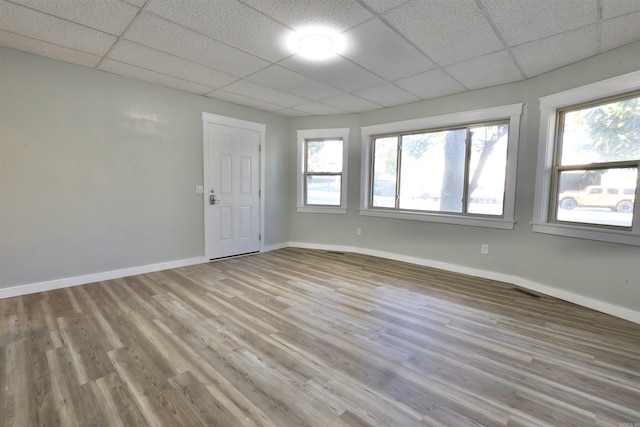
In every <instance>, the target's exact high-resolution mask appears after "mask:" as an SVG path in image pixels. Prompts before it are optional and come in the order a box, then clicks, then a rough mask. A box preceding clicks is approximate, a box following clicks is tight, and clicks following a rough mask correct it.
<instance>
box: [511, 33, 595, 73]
mask: <svg viewBox="0 0 640 427" xmlns="http://www.w3.org/2000/svg"><path fill="white" fill-rule="evenodd" d="M511 50H512V52H513V55H514V56H515V57H516V59H517V60H518V63H519V64H520V66H521V67H522V69H523V71H524V72H525V74H526V75H527V76H528V77H532V76H536V75H538V74H542V73H545V72H547V71H551V70H554V69H556V68H559V67H562V66H563V65H565V64H567V63H568V62H567V61H569V62H574V61H578V60H579V58H587V57H589V56H593V55H595V54H596V53H598V32H597V26H596V25H591V26H589V27H583V28H580V29H577V30H574V31H569V32H566V33H562V34H558V35H556V36H552V37H547V38H545V39H541V40H536V41H533V42H530V43H526V44H523V45H520V46H516V47H514V48H513V49H511ZM550 51H553V52H554V53H555V54H554V55H549V52H550Z"/></svg>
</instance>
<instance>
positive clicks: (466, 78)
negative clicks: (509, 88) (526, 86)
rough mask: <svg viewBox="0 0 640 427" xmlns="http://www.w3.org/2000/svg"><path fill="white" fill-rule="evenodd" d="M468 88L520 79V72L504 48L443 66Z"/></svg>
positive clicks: (478, 87)
mask: <svg viewBox="0 0 640 427" xmlns="http://www.w3.org/2000/svg"><path fill="white" fill-rule="evenodd" d="M445 70H446V71H447V72H448V73H449V74H451V75H452V76H453V77H455V78H456V79H457V80H458V81H459V82H460V83H462V84H463V85H465V86H466V87H467V88H469V89H480V88H483V87H489V86H495V85H498V84H501V83H511V82H515V81H518V80H522V73H521V72H520V70H519V69H518V67H516V64H515V63H514V62H513V59H512V58H511V56H510V55H509V54H508V53H507V52H506V51H504V50H501V51H500V52H495V53H490V54H488V55H485V56H481V57H480V58H473V59H470V60H468V61H464V62H458V63H457V64H453V65H449V66H447V67H445Z"/></svg>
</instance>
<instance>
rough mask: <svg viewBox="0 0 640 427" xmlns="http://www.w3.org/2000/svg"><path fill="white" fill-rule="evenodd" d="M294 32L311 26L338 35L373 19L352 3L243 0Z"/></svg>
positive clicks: (345, 0)
mask: <svg viewBox="0 0 640 427" xmlns="http://www.w3.org/2000/svg"><path fill="white" fill-rule="evenodd" d="M242 1H243V2H244V3H246V4H248V5H250V6H252V7H254V8H256V9H257V10H259V11H261V12H262V13H264V14H265V15H268V16H270V17H272V18H273V19H275V20H276V21H279V22H282V23H283V24H285V25H287V26H288V27H290V28H293V29H294V30H296V31H300V30H304V29H306V28H311V27H322V28H329V29H332V30H333V31H336V32H341V31H344V30H346V29H347V28H351V27H353V26H354V25H356V24H358V23H360V22H363V21H365V20H367V19H370V18H372V17H373V15H372V14H371V13H370V12H369V11H368V10H367V9H365V8H364V7H362V6H360V5H359V4H358V3H357V2H355V1H353V0H242Z"/></svg>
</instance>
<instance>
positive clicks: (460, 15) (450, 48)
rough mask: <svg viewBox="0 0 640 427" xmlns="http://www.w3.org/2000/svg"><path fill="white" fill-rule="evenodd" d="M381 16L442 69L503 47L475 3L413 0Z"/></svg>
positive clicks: (464, 0)
mask: <svg viewBox="0 0 640 427" xmlns="http://www.w3.org/2000/svg"><path fill="white" fill-rule="evenodd" d="M383 16H384V17H385V19H387V20H388V21H389V22H390V23H391V24H392V25H393V26H394V28H395V29H396V30H397V31H399V32H400V33H401V34H402V35H404V36H405V37H406V38H407V39H408V40H409V41H411V42H412V43H413V44H415V45H416V46H417V47H418V48H420V50H422V51H423V52H424V53H426V54H427V56H429V58H430V59H432V60H433V61H435V62H436V63H438V64H439V65H441V66H445V65H449V64H453V63H455V62H461V61H464V60H467V59H470V58H475V57H478V56H482V55H485V54H487V53H491V52H495V51H497V50H500V49H502V48H503V47H504V46H503V44H502V42H501V41H500V39H499V38H498V37H497V36H496V34H495V32H494V31H493V29H492V28H491V25H490V24H489V22H488V21H487V19H486V18H485V16H484V15H483V14H482V11H481V10H480V9H479V8H478V6H477V4H476V2H475V1H474V0H456V1H450V0H434V1H429V2H425V1H422V0H413V1H411V2H409V3H405V4H403V5H402V6H399V7H397V8H396V9H393V10H391V11H389V12H387V13H385V14H384V15H383Z"/></svg>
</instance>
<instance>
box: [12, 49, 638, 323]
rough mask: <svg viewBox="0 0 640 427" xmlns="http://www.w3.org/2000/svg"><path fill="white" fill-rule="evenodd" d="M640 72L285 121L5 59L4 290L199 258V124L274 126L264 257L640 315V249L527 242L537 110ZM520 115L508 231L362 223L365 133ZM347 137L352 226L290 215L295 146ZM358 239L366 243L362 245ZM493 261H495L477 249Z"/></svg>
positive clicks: (633, 63) (17, 56) (602, 68)
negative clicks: (336, 253) (327, 136)
mask: <svg viewBox="0 0 640 427" xmlns="http://www.w3.org/2000/svg"><path fill="white" fill-rule="evenodd" d="M638 69H640V43H636V44H632V45H628V46H625V47H623V48H620V49H617V50H615V51H612V52H608V53H605V54H602V55H599V56H596V57H593V58H590V59H588V60H586V61H583V62H581V63H578V64H574V65H572V66H569V67H565V68H562V69H560V70H556V71H553V72H550V73H547V74H545V75H542V76H539V77H537V78H534V79H531V80H528V81H526V82H520V83H514V84H510V85H505V86H500V87H494V88H489V89H484V90H479V91H474V92H471V93H468V94H460V95H454V96H449V97H446V98H442V99H438V100H433V101H425V102H421V103H416V104H411V105H405V106H401V107H396V108H389V109H384V110H380V111H374V112H369V113H363V114H358V115H345V116H330V117H307V118H296V119H287V118H283V117H278V116H275V115H272V114H268V113H262V112H259V111H256V110H252V109H249V108H244V107H239V106H234V105H231V104H227V103H223V102H218V101H215V100H211V99H208V98H204V97H198V96H195V95H190V94H187V93H182V92H179V91H174V90H171V89H166V88H162V87H159V86H155V85H151V84H147V83H143V82H138V81H134V80H131V79H126V78H121V77H118V76H114V75H110V74H106V73H101V72H98V71H95V70H91V69H86V68H82V67H78V66H74V65H70V64H65V63H62V62H57V61H53V60H50V59H46V58H41V57H37V56H33V55H29V54H24V53H20V52H16V51H13V50H9V49H2V48H0V288H3V287H4V288H6V287H10V286H16V285H21V284H29V283H36V282H39V281H48V280H54V279H58V278H65V277H71V276H78V275H83V274H91V273H99V272H103V271H109V270H115V269H121V268H126V267H135V266H142V265H147V264H153V263H160V262H165V261H172V260H180V259H187V258H191V257H198V256H202V255H203V218H202V196H201V195H196V194H195V192H194V186H195V185H196V184H200V183H202V160H201V156H202V125H201V118H200V113H201V112H202V111H207V112H210V113H215V114H221V115H226V116H230V117H236V118H240V119H245V120H251V121H256V122H261V123H266V124H267V150H266V153H265V156H266V162H267V169H266V192H265V196H266V198H265V200H266V207H267V209H266V236H265V238H266V242H265V243H266V244H267V245H274V246H277V245H285V244H287V243H288V242H301V243H309V244H320V245H327V246H347V247H356V248H361V249H363V250H377V251H385V252H389V253H394V254H398V255H404V256H410V257H416V258H422V259H426V260H433V261H436V262H438V261H440V262H444V263H449V264H454V265H460V266H462V267H467V268H472V269H479V270H484V271H489V272H495V273H497V274H504V275H509V276H513V277H520V278H522V279H524V280H530V281H532V282H536V283H540V284H543V285H547V286H551V287H554V288H557V289H560V290H562V291H566V292H570V293H572V294H575V295H580V296H584V297H587V298H592V299H595V300H598V301H603V302H605V303H609V304H614V305H617V306H620V307H625V308H628V309H630V310H635V311H640V283H639V279H638V277H640V263H639V262H638V260H640V248H638V247H634V246H625V245H616V244H609V243H601V242H594V241H588V240H581V239H571V238H564V237H555V236H549V235H543V234H536V233H533V232H532V231H531V226H530V224H529V223H530V221H531V220H532V213H533V191H534V182H535V172H536V171H535V161H536V158H537V150H538V124H539V111H538V98H539V97H540V96H545V95H548V94H551V93H555V92H558V91H562V90H566V89H570V88H573V87H577V86H581V85H584V84H588V83H591V82H595V81H599V80H602V79H606V78H609V77H613V76H616V75H620V74H624V73H628V72H631V71H636V70H638ZM518 102H524V103H525V104H526V106H525V113H524V115H523V120H522V125H521V140H520V152H519V163H518V183H517V200H516V220H517V224H516V226H515V230H513V231H505V230H495V229H482V228H474V227H465V226H457V225H446V224H436V223H426V222H414V221H401V220H393V219H383V218H372V217H362V216H360V215H359V213H358V207H359V200H360V194H359V192H360V149H361V140H360V134H359V129H360V126H366V125H372V124H378V123H385V122H392V121H399V120H408V119H412V118H418V117H427V116H432V115H439V114H446V113H451V112H460V111H466V110H472V109H477V108H484V107H492V106H497V105H504V104H511V103H518ZM335 127H349V128H350V129H351V137H350V142H349V144H350V146H349V160H348V161H349V181H348V196H349V202H348V208H349V211H348V214H347V215H320V214H299V213H297V212H296V210H295V201H296V198H295V188H296V172H295V171H296V168H295V162H296V147H295V140H296V133H295V132H296V130H297V129H313V128H335ZM356 227H362V230H363V235H362V236H356V234H355V231H356ZM481 243H488V244H489V245H490V254H489V255H488V256H485V255H480V250H479V249H480V244H481Z"/></svg>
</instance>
